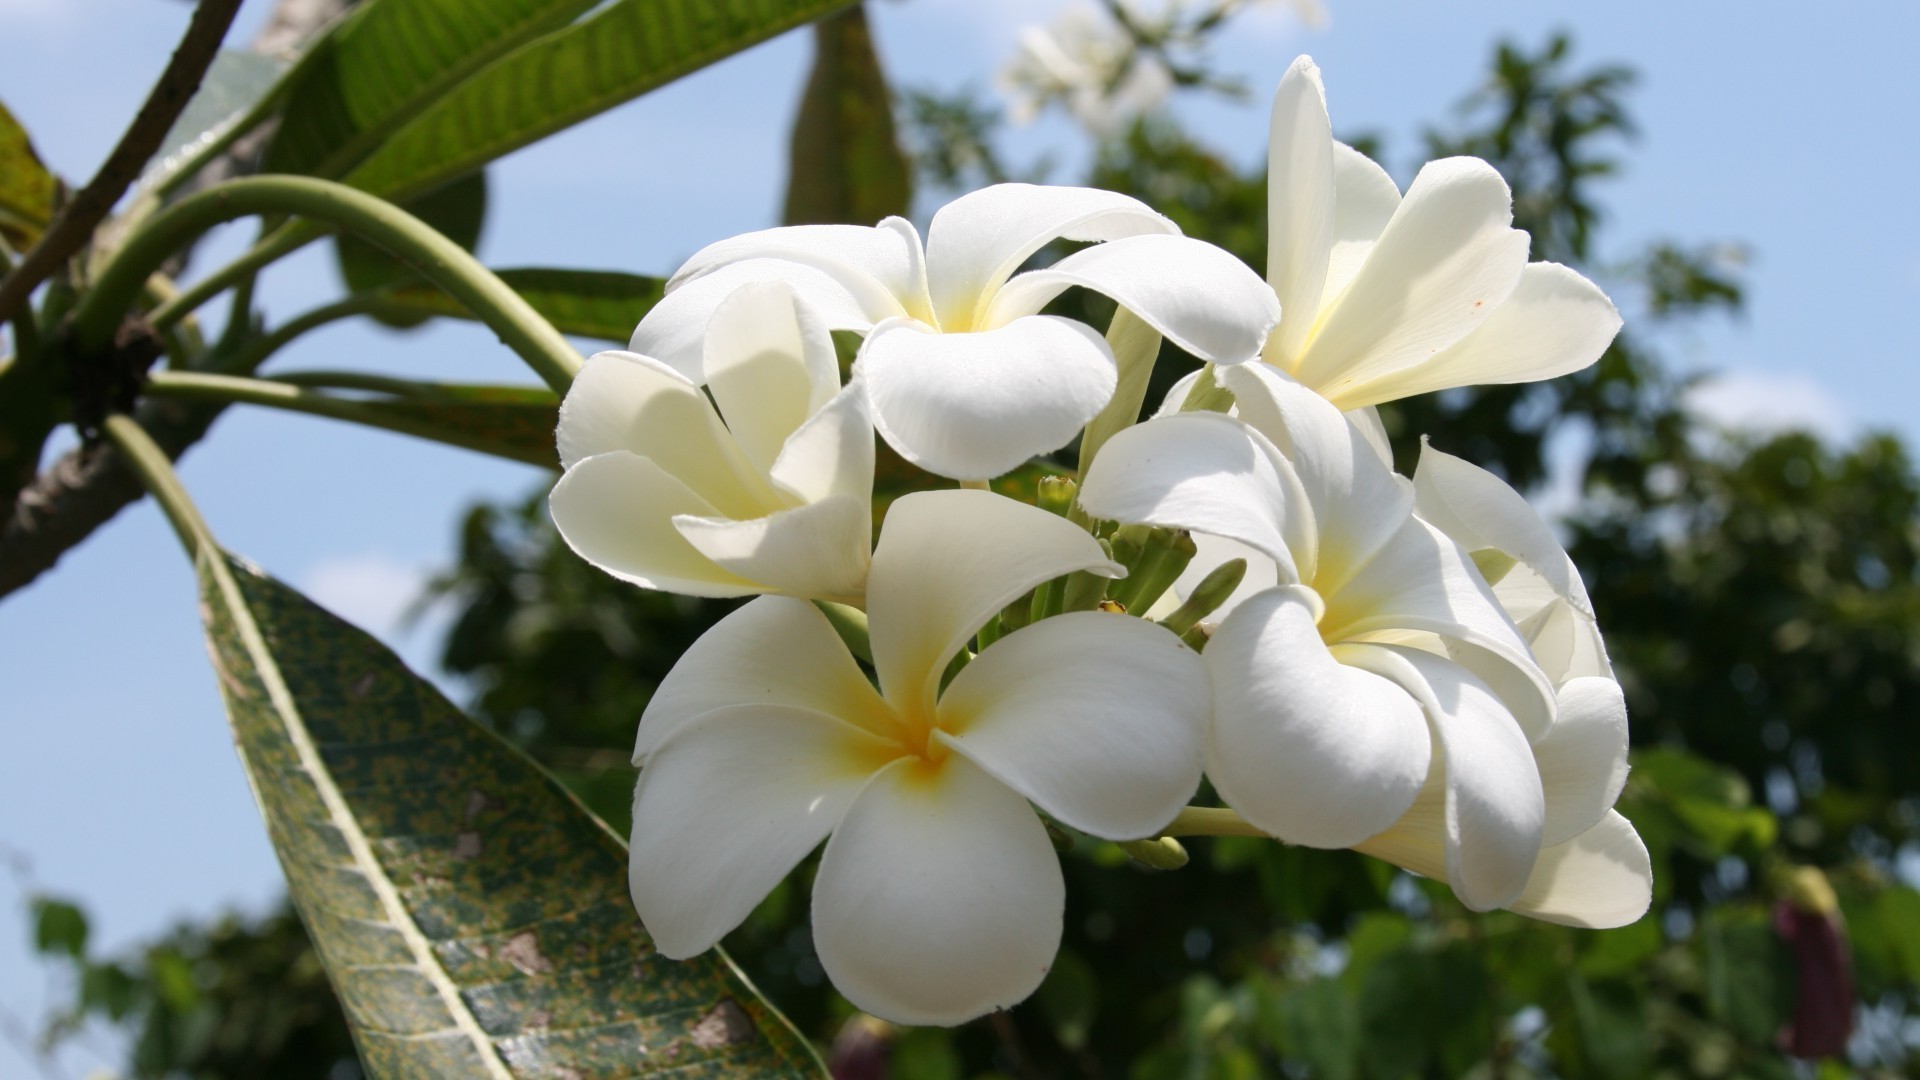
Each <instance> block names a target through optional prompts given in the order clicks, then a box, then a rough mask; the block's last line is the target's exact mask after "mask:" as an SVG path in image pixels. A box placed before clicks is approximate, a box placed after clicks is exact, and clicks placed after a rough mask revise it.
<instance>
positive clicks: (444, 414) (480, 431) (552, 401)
mask: <svg viewBox="0 0 1920 1080" xmlns="http://www.w3.org/2000/svg"><path fill="white" fill-rule="evenodd" d="M461 389H462V390H463V391H465V392H464V393H463V394H461V395H459V396H446V397H438V396H436V397H419V398H406V399H394V400H376V401H368V402H362V403H358V404H360V406H361V410H362V412H363V413H366V414H370V416H371V417H372V418H374V419H375V420H376V422H377V421H379V420H381V419H384V420H385V421H386V423H384V424H381V425H380V426H383V427H387V428H389V429H391V430H394V431H400V432H404V433H406V434H410V435H417V436H419V437H421V438H426V439H433V440H435V441H437V442H444V443H449V444H451V445H453V446H463V447H466V448H467V449H469V450H477V451H479V452H481V453H483V454H493V455H494V456H496V457H503V458H507V459H509V460H512V461H521V462H525V463H527V464H528V465H538V466H540V467H542V468H546V469H553V468H558V467H559V464H560V453H559V451H558V450H557V449H555V447H554V442H553V432H554V428H555V426H556V425H558V424H559V422H560V399H559V398H558V397H556V396H554V394H553V392H552V391H550V390H547V389H545V388H544V387H532V386H526V387H522V386H471V387H463V388H461Z"/></svg>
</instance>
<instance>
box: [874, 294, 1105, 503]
mask: <svg viewBox="0 0 1920 1080" xmlns="http://www.w3.org/2000/svg"><path fill="white" fill-rule="evenodd" d="M860 366H861V369H862V370H863V371H864V372H865V374H866V383H867V400H868V401H869V402H870V403H871V404H872V406H873V421H874V426H875V427H876V428H877V429H879V432H880V435H881V437H883V438H885V439H886V440H887V443H888V444H889V445H890V446H892V447H893V448H894V449H895V450H897V451H899V452H900V456H901V457H904V458H906V459H907V460H908V461H911V462H913V463H914V464H915V465H918V466H920V467H921V468H923V469H926V470H927V471H928V472H932V473H937V474H939V475H941V476H947V477H952V478H953V479H956V480H987V479H991V478H992V477H995V476H998V475H1000V474H1001V473H1004V472H1007V471H1008V470H1010V469H1013V468H1016V467H1017V466H1019V465H1021V464H1023V463H1025V462H1026V460H1027V459H1028V458H1031V457H1033V456H1034V455H1036V454H1044V453H1046V452H1048V451H1050V450H1057V449H1059V448H1060V447H1062V446H1065V445H1066V444H1067V443H1068V442H1071V441H1072V440H1073V437H1074V435H1075V433H1077V432H1078V431H1079V430H1080V429H1081V427H1083V426H1084V425H1085V424H1086V422H1087V421H1089V420H1091V419H1093V417H1094V415H1095V414H1096V413H1098V412H1099V411H1100V409H1101V407H1102V406H1104V405H1106V403H1107V399H1108V398H1111V397H1112V396H1113V388H1114V384H1115V381H1116V379H1117V378H1118V375H1117V373H1116V371H1115V369H1114V363H1113V352H1112V350H1110V349H1109V348H1107V343H1106V341H1105V340H1104V339H1103V338H1101V336H1100V335H1099V334H1097V333H1095V332H1094V331H1093V329H1092V328H1091V327H1088V326H1086V325H1084V324H1082V323H1078V322H1075V321H1073V320H1071V319H1062V318H1058V317H1056V316H1052V315H1034V316H1030V317H1028V318H1025V319H1016V320H1014V321H1013V322H1011V323H1008V324H1007V325H1005V326H1002V327H1000V328H998V329H995V330H988V331H984V332H982V333H977V334H941V333H934V332H932V329H931V328H930V327H928V326H927V325H926V324H925V323H918V322H911V321H907V320H899V321H895V322H890V323H885V324H882V325H880V326H878V327H875V328H874V331H873V333H872V334H871V335H870V336H869V337H868V338H867V343H866V345H865V346H864V347H863V348H862V349H861V351H860Z"/></svg>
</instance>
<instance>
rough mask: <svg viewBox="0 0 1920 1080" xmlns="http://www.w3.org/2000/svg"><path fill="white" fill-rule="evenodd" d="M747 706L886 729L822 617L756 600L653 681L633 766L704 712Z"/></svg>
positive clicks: (773, 600) (777, 599)
mask: <svg viewBox="0 0 1920 1080" xmlns="http://www.w3.org/2000/svg"><path fill="white" fill-rule="evenodd" d="M748 705H752V706H766V707H774V706H779V707H782V708H788V709H801V710H807V711H810V712H816V713H819V714H821V715H823V716H832V717H836V718H838V719H840V720H843V721H845V722H847V723H849V724H853V725H854V726H856V727H859V728H861V729H863V730H865V731H867V732H869V733H872V734H876V735H886V734H888V733H890V732H891V731H892V730H893V722H892V720H891V718H890V717H891V714H890V713H889V711H888V709H887V705H886V702H884V701H882V700H880V695H879V694H876V693H874V691H873V687H872V686H871V685H870V684H869V683H868V682H867V677H866V676H865V675H863V674H861V672H860V666H859V665H858V664H855V663H854V662H853V657H852V655H850V654H849V653H848V652H847V647H846V646H845V645H843V644H841V643H840V636H839V635H838V634H836V633H834V632H833V626H832V625H831V624H829V623H828V622H827V618H826V616H824V615H822V614H820V610H819V609H818V608H816V607H814V606H813V605H812V604H809V603H807V602H806V601H805V600H794V599H790V598H788V597H784V596H763V597H761V598H760V599H758V600H755V601H753V602H752V603H750V604H747V605H745V606H743V607H741V608H740V610H738V611H735V612H733V613H732V614H731V615H728V616H727V617H726V618H724V619H721V620H720V621H719V622H717V623H715V624H714V625H713V629H711V630H708V631H707V632H706V633H704V634H702V635H700V640H698V641H696V642H694V643H693V645H692V646H691V647H690V648H688V649H687V651H686V652H684V653H682V654H681V655H680V660H679V662H678V663H676V664H674V665H673V670H672V671H669V672H667V677H666V678H664V679H662V680H660V686H659V688H658V689H656V690H654V692H653V696H652V697H651V698H649V699H648V700H647V708H646V712H644V713H642V714H641V716H640V733H639V735H638V736H637V737H636V738H635V740H634V749H633V760H634V761H635V762H636V763H638V762H640V761H641V760H642V759H644V758H645V757H646V756H647V755H648V754H650V753H652V752H653V749H654V748H655V747H657V746H659V745H660V744H661V743H662V742H663V741H665V740H666V739H667V738H668V737H669V736H671V735H673V734H674V733H675V732H677V731H679V730H680V729H682V728H684V727H686V726H687V725H688V724H689V723H691V722H692V721H694V720H696V719H698V718H699V717H701V716H704V715H706V714H707V713H710V712H714V711H715V710H719V709H728V708H734V707H739V706H748Z"/></svg>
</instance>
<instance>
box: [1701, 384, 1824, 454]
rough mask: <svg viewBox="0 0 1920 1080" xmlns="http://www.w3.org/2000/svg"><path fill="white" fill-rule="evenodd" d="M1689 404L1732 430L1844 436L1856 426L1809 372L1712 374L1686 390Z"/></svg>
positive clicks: (1709, 418)
mask: <svg viewBox="0 0 1920 1080" xmlns="http://www.w3.org/2000/svg"><path fill="white" fill-rule="evenodd" d="M1687 407H1688V408H1689V409H1691V410H1692V411H1693V412H1694V414H1695V415H1698V416H1700V417H1702V418H1703V419H1705V420H1707V421H1709V422H1710V423H1713V424H1716V425H1718V426H1720V427H1722V428H1726V429H1729V430H1739V431H1751V432H1757V433H1761V434H1768V433H1772V432H1782V431H1794V430H1804V431H1811V432H1813V433H1815V434H1817V435H1820V436H1822V437H1823V438H1827V439H1843V438H1845V437H1846V436H1847V435H1848V434H1849V433H1850V432H1851V431H1852V429H1853V421H1852V419H1851V418H1849V417H1848V415H1847V410H1846V408H1845V407H1844V406H1842V405H1841V404H1840V401H1839V399H1837V398H1835V397H1834V396H1833V394H1832V393H1830V392H1829V391H1828V390H1827V389H1826V388H1825V387H1824V386H1822V385H1821V384H1820V383H1819V382H1818V381H1817V380H1815V379H1814V378H1813V377H1811V376H1808V375H1800V374H1785V373H1772V372H1757V371H1734V372H1726V373H1723V374H1719V375H1713V376H1710V377H1708V378H1706V379H1704V380H1702V381H1701V382H1700V383H1699V384H1698V385H1697V386H1695V387H1694V388H1693V389H1692V390H1690V391H1689V392H1688V393H1687Z"/></svg>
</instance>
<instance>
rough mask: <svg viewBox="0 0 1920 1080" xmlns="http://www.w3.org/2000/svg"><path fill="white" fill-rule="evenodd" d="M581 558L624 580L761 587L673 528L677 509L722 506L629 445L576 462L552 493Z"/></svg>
mask: <svg viewBox="0 0 1920 1080" xmlns="http://www.w3.org/2000/svg"><path fill="white" fill-rule="evenodd" d="M547 507H548V509H549V510H551V511H552V513H553V523H554V525H555V526H556V527H557V528H558V529H559V530H560V537H561V539H563V540H565V541H566V542H567V546H568V547H570V548H572V549H573V550H574V552H575V553H576V554H578V555H579V556H580V557H581V558H583V559H585V560H587V561H588V562H590V563H592V564H593V565H595V566H597V567H599V568H600V569H602V570H605V571H606V572H607V573H609V574H612V575H613V576H614V577H617V578H619V579H620V580H622V581H631V582H633V583H634V584H635V585H640V586H643V587H645V588H649V589H662V590H664V591H666V592H676V593H681V594H684V595H687V596H746V595H749V594H751V593H756V592H759V591H761V590H760V587H759V586H758V585H756V584H754V583H753V582H751V581H748V580H746V579H745V578H742V577H740V576H739V575H737V574H733V573H730V572H728V571H726V570H722V569H721V568H720V567H718V566H715V565H714V564H713V562H712V561H711V560H709V559H708V558H707V557H706V556H704V555H702V554H700V553H699V552H698V551H696V550H694V548H693V545H691V544H689V543H687V541H686V539H685V538H684V537H682V536H681V535H680V534H679V532H677V531H675V529H674V527H673V518H674V515H676V514H697V515H700V516H702V517H714V516H717V515H718V514H719V513H720V512H719V511H718V510H716V509H715V508H714V506H713V504H712V503H709V502H707V501H706V500H705V499H702V498H701V497H700V496H699V495H697V494H695V493H694V492H693V491H692V490H691V489H689V488H688V487H687V485H685V484H683V483H681V482H680V481H679V480H678V479H676V478H675V477H673V476H671V475H669V474H668V473H667V472H666V470H664V469H662V468H660V466H658V465H656V464H654V463H653V462H652V461H650V460H648V459H646V458H643V457H640V456H638V455H636V454H629V453H627V452H626V451H624V450H617V451H614V452H613V453H610V454H596V455H594V456H593V457H590V458H587V459H586V460H584V461H578V462H575V463H574V465H573V467H572V468H570V469H568V470H567V471H566V473H565V474H564V475H562V476H561V477H560V482H559V483H557V484H555V485H554V486H553V494H552V495H550V496H548V498H547Z"/></svg>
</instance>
